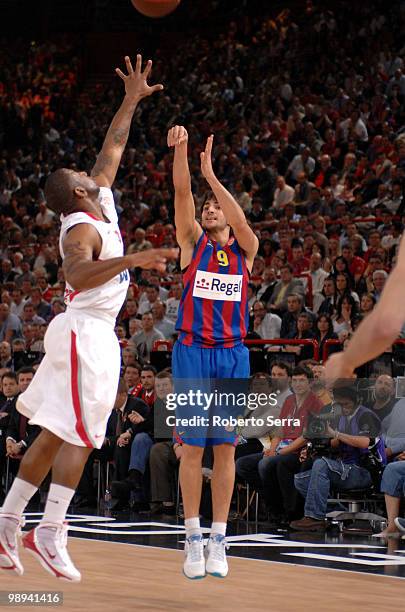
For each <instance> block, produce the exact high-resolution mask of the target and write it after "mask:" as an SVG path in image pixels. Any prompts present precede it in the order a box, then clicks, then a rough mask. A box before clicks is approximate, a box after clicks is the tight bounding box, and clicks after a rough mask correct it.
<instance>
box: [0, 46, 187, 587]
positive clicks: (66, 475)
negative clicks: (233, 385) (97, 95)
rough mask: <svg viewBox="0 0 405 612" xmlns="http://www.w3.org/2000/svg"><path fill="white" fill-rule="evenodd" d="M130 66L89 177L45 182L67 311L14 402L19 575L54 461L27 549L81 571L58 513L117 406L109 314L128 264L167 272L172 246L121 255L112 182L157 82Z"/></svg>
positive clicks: (9, 524) (12, 494) (62, 568)
mask: <svg viewBox="0 0 405 612" xmlns="http://www.w3.org/2000/svg"><path fill="white" fill-rule="evenodd" d="M125 61H126V66H127V71H128V74H127V75H125V74H124V73H123V72H121V70H119V69H117V73H118V75H119V76H120V77H121V78H122V79H123V81H124V83H125V97H124V100H123V102H122V104H121V107H120V108H119V110H118V112H117V113H116V115H115V117H114V119H113V121H112V123H111V125H110V128H109V130H108V132H107V135H106V138H105V141H104V144H103V147H102V150H101V152H100V154H99V156H98V158H97V161H96V164H95V166H94V168H93V171H92V173H91V177H89V176H87V175H86V173H85V172H74V171H73V170H69V169H66V168H63V169H60V170H56V171H55V172H53V173H52V174H51V175H50V176H49V178H48V180H47V182H46V185H45V195H46V200H47V204H48V206H49V208H51V209H52V210H53V211H55V212H56V213H59V214H60V215H61V232H60V243H59V245H60V252H61V256H62V259H63V270H64V273H65V278H66V288H67V289H66V294H65V301H66V304H67V308H66V312H65V313H63V314H60V315H58V316H57V317H55V318H54V319H53V321H52V322H51V324H50V325H49V328H48V331H47V333H46V336H45V349H46V355H45V357H44V359H43V361H42V362H41V365H40V367H39V369H38V371H37V373H36V375H35V378H34V380H33V382H32V384H31V385H30V387H29V388H28V389H27V391H25V392H24V393H22V394H21V395H20V396H19V399H18V403H17V409H18V410H19V412H20V413H21V414H23V415H25V416H26V417H28V418H29V419H30V422H31V423H34V424H36V425H40V426H41V427H42V428H43V430H42V432H41V434H40V435H39V436H38V438H37V439H36V441H35V442H34V443H33V445H32V446H31V447H30V448H29V449H28V451H27V452H26V454H25V455H24V458H23V459H22V461H21V465H20V469H19V472H18V475H17V477H16V478H15V480H14V482H13V485H12V487H11V489H10V491H9V493H8V495H7V497H6V500H5V502H4V505H3V507H2V508H1V511H0V567H1V568H2V569H4V570H7V571H8V572H9V573H14V574H17V575H22V574H23V571H24V570H23V566H22V564H21V562H20V559H19V555H18V537H17V536H18V535H19V533H20V529H21V526H22V524H23V519H22V513H23V510H24V508H25V506H26V505H27V503H28V502H29V500H30V499H31V497H32V496H33V495H34V493H35V492H36V491H37V490H38V488H39V486H40V485H41V483H42V481H43V480H44V478H45V477H46V475H47V474H48V472H49V470H50V469H52V483H51V486H50V489H49V494H48V498H47V502H46V506H45V512H44V516H43V518H42V520H41V522H40V524H39V526H38V527H36V528H35V529H33V530H31V531H30V532H28V533H27V534H26V535H24V537H23V539H22V543H23V546H24V548H26V549H27V550H28V551H29V552H31V553H32V554H33V555H35V556H36V557H37V559H38V560H39V562H40V563H41V565H42V566H43V567H44V568H45V569H46V570H48V571H49V572H50V573H51V574H53V575H54V576H56V577H58V578H64V579H66V580H70V581H74V582H78V581H79V580H80V579H81V575H80V572H79V571H78V570H77V569H76V567H75V566H74V565H73V563H72V561H71V559H70V557H69V554H68V551H67V548H66V540H67V525H66V524H65V522H64V521H65V517H66V512H67V509H68V506H69V504H70V502H71V500H72V497H73V495H74V492H75V489H76V487H77V485H78V483H79V480H80V477H81V474H82V471H83V468H84V465H85V463H86V461H87V458H88V456H89V454H90V453H91V452H92V450H93V448H100V447H101V446H102V443H103V440H104V437H105V432H106V425H107V420H108V417H109V415H110V413H111V410H112V408H113V405H114V400H115V396H116V391H117V387H118V379H119V372H120V349H119V344H118V339H117V338H116V336H115V333H114V326H115V319H116V317H117V314H118V312H119V310H120V309H121V306H122V304H123V302H124V300H125V298H126V295H127V290H128V285H129V273H128V268H134V267H140V268H146V269H149V268H155V269H157V270H159V271H161V272H164V271H165V270H166V261H167V259H172V258H176V257H177V249H156V250H154V249H151V250H149V251H143V252H142V253H137V254H134V255H126V256H124V255H123V243H122V239H121V233H120V230H119V226H118V218H117V214H116V211H115V206H114V200H113V195H112V192H111V189H110V187H111V185H112V183H113V182H114V179H115V175H116V172H117V169H118V166H119V163H120V160H121V156H122V153H123V151H124V148H125V145H126V142H127V139H128V134H129V129H130V126H131V121H132V117H133V114H134V112H135V109H136V107H137V105H138V103H139V102H140V100H142V98H145V97H147V96H150V95H151V94H153V93H154V92H156V91H159V90H161V89H162V85H153V86H150V85H149V84H148V82H147V79H148V76H149V74H150V71H151V67H152V62H151V61H149V62H148V63H147V65H146V68H145V70H144V71H143V72H142V70H141V68H142V58H141V56H140V55H138V56H137V60H136V67H135V70H134V69H133V68H132V64H131V61H130V59H129V57H126V58H125Z"/></svg>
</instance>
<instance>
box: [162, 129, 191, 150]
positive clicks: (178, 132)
mask: <svg viewBox="0 0 405 612" xmlns="http://www.w3.org/2000/svg"><path fill="white" fill-rule="evenodd" d="M187 142H188V134H187V130H186V128H185V127H184V126H182V125H175V126H174V127H172V128H170V130H169V131H168V133H167V146H168V147H177V146H178V145H181V144H184V143H185V144H187Z"/></svg>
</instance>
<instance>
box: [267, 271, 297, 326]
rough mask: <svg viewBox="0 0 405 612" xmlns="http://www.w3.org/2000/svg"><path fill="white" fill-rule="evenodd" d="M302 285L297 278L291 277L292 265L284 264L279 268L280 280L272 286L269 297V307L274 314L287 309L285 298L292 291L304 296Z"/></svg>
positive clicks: (281, 312) (282, 312)
mask: <svg viewBox="0 0 405 612" xmlns="http://www.w3.org/2000/svg"><path fill="white" fill-rule="evenodd" d="M304 292H305V291H304V285H303V284H302V282H301V281H300V280H299V279H298V278H293V272H292V267H291V266H290V264H285V265H284V266H283V267H282V268H280V280H279V281H278V283H277V284H276V286H275V287H274V290H273V293H272V295H271V298H270V309H271V310H272V311H275V312H276V314H281V316H282V315H283V314H284V312H285V311H286V310H287V299H288V296H290V295H291V294H292V293H298V295H300V296H302V298H303V297H304Z"/></svg>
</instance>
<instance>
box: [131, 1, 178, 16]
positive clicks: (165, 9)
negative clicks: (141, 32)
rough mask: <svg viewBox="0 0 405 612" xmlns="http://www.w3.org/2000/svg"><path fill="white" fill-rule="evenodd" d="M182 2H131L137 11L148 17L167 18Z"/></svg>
mask: <svg viewBox="0 0 405 612" xmlns="http://www.w3.org/2000/svg"><path fill="white" fill-rule="evenodd" d="M180 1H181V0H131V2H132V4H133V6H134V7H135V8H136V10H137V11H139V12H140V13H142V15H146V17H154V18H156V17H166V15H169V14H170V13H172V12H173V11H174V10H175V9H176V8H177V7H178V5H179V4H180Z"/></svg>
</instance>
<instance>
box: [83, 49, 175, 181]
mask: <svg viewBox="0 0 405 612" xmlns="http://www.w3.org/2000/svg"><path fill="white" fill-rule="evenodd" d="M125 63H126V66H127V70H128V74H127V75H125V74H124V73H123V72H122V71H121V70H120V69H119V68H116V73H117V74H118V76H120V77H121V79H122V80H123V81H124V83H125V97H124V100H123V102H122V104H121V106H120V108H119V109H118V111H117V113H116V114H115V116H114V119H113V120H112V122H111V125H110V127H109V129H108V132H107V135H106V137H105V140H104V144H103V147H102V149H101V151H100V153H99V154H98V157H97V161H96V163H95V166H94V168H93V170H92V172H91V176H92V177H93V178H94V180H95V182H96V183H97V185H100V187H111V185H112V184H113V182H114V179H115V175H116V174H117V170H118V167H119V164H120V161H121V157H122V154H123V152H124V149H125V146H126V144H127V140H128V135H129V130H130V127H131V122H132V117H133V116H134V112H135V110H136V107H137V106H138V103H139V102H140V100H142V98H145V97H147V96H150V95H151V94H153V93H154V92H155V91H160V90H162V89H163V85H148V82H147V79H148V76H149V75H150V71H151V70H152V61H151V60H148V62H147V64H146V68H145V70H144V71H143V72H142V71H141V68H142V56H141V55H137V56H136V66H135V70H134V69H133V68H132V64H131V60H130V58H129V57H128V56H126V57H125Z"/></svg>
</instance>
